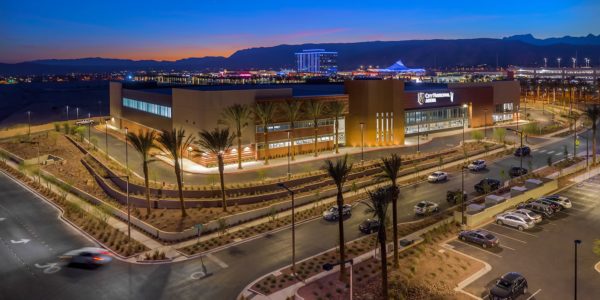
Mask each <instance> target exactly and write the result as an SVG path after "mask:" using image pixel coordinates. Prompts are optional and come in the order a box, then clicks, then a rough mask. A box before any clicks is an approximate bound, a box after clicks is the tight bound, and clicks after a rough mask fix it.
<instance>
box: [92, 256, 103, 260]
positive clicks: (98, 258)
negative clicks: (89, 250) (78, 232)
mask: <svg viewBox="0 0 600 300" xmlns="http://www.w3.org/2000/svg"><path fill="white" fill-rule="evenodd" d="M94 260H95V261H103V260H104V258H102V257H100V256H94Z"/></svg>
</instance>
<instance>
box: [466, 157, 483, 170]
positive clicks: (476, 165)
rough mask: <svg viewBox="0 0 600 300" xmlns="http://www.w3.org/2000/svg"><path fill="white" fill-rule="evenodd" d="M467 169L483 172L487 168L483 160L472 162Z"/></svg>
mask: <svg viewBox="0 0 600 300" xmlns="http://www.w3.org/2000/svg"><path fill="white" fill-rule="evenodd" d="M467 168H468V169H469V170H471V171H481V170H485V168H487V166H486V164H485V160H483V159H478V160H474V161H472V162H471V163H470V164H469V165H468V166H467Z"/></svg>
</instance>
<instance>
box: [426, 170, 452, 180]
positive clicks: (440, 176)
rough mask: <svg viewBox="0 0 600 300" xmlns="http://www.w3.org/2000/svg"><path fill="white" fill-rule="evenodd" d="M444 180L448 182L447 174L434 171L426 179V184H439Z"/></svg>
mask: <svg viewBox="0 0 600 300" xmlns="http://www.w3.org/2000/svg"><path fill="white" fill-rule="evenodd" d="M445 180H448V173H446V172H442V171H435V172H433V173H431V175H429V176H428V177H427V181H428V182H440V181H445Z"/></svg>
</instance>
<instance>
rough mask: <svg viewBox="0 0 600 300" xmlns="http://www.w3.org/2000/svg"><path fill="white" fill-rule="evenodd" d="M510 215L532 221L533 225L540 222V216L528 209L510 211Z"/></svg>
mask: <svg viewBox="0 0 600 300" xmlns="http://www.w3.org/2000/svg"><path fill="white" fill-rule="evenodd" d="M511 213H513V214H518V215H522V216H524V217H527V218H530V219H531V220H533V223H535V224H537V223H539V222H541V221H542V215H540V214H538V213H535V212H532V211H530V210H529V209H525V208H521V209H517V210H513V211H511Z"/></svg>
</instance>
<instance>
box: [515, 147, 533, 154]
mask: <svg viewBox="0 0 600 300" xmlns="http://www.w3.org/2000/svg"><path fill="white" fill-rule="evenodd" d="M530 154H531V148H529V147H527V146H523V147H519V148H517V149H516V150H515V156H527V155H530Z"/></svg>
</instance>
